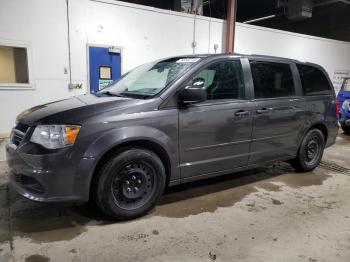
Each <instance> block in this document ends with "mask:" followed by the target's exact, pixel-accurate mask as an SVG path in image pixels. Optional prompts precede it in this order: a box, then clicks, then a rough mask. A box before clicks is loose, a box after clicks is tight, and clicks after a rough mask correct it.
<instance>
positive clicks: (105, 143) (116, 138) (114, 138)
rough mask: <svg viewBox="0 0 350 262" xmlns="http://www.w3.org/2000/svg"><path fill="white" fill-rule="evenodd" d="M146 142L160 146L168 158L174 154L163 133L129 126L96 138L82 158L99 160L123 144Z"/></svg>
mask: <svg viewBox="0 0 350 262" xmlns="http://www.w3.org/2000/svg"><path fill="white" fill-rule="evenodd" d="M137 140H147V141H151V142H154V143H157V144H158V145H160V146H161V147H162V148H163V149H164V150H165V151H166V152H167V154H168V156H169V158H171V156H172V155H173V154H175V153H176V152H175V145H174V143H173V142H172V140H171V139H170V137H168V136H167V135H166V134H165V133H164V132H162V131H160V130H158V129H155V128H153V127H148V126H131V127H121V128H117V129H112V130H110V131H108V132H107V133H104V134H103V135H102V136H100V137H98V138H97V139H96V140H95V141H94V142H92V143H91V145H90V146H89V147H88V149H87V150H86V151H85V153H84V158H95V159H100V158H101V157H102V156H103V155H104V154H105V153H106V152H108V151H109V150H110V149H112V148H114V147H116V146H118V145H121V144H123V143H125V142H130V141H137Z"/></svg>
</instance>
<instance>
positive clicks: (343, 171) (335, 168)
mask: <svg viewBox="0 0 350 262" xmlns="http://www.w3.org/2000/svg"><path fill="white" fill-rule="evenodd" d="M320 167H321V168H323V169H327V170H329V171H333V172H337V173H341V174H350V169H349V168H346V167H343V166H340V165H338V164H336V163H332V162H327V161H321V163H320Z"/></svg>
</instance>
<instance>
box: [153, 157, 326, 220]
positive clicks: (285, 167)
mask: <svg viewBox="0 0 350 262" xmlns="http://www.w3.org/2000/svg"><path fill="white" fill-rule="evenodd" d="M330 177H331V175H329V172H327V171H325V170H322V169H317V171H313V172H309V173H297V172H295V170H294V169H293V168H292V167H291V166H290V165H289V164H287V163H278V164H276V165H274V166H270V167H264V168H258V169H252V170H248V171H244V172H239V173H235V174H230V175H226V176H221V177H217V178H214V179H208V180H204V181H198V182H193V183H189V184H185V185H180V186H178V187H174V188H170V189H169V190H168V191H167V192H166V194H165V195H164V196H163V198H162V199H161V201H160V202H159V203H158V205H157V206H156V208H155V210H154V211H153V213H152V214H151V215H154V216H166V217H175V218H181V217H186V216H190V215H197V214H200V213H203V212H215V211H216V210H217V208H219V207H229V206H233V205H234V204H236V203H238V202H240V201H241V200H242V199H243V198H245V197H246V196H248V195H250V194H252V193H255V192H257V189H256V188H262V189H264V190H266V191H273V192H277V191H281V190H282V186H281V185H275V184H273V183H272V182H282V183H283V184H286V185H287V186H289V187H292V188H298V187H304V186H312V185H322V184H323V182H324V181H325V180H327V179H328V178H330ZM281 203H282V202H281ZM274 204H277V202H275V203H274ZM253 209H254V210H253ZM264 209H266V207H252V210H250V211H259V210H264Z"/></svg>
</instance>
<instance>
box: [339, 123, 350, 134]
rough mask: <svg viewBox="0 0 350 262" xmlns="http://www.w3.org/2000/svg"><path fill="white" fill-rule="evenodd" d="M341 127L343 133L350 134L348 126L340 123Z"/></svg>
mask: <svg viewBox="0 0 350 262" xmlns="http://www.w3.org/2000/svg"><path fill="white" fill-rule="evenodd" d="M341 128H342V129H343V131H344V133H345V134H350V126H346V125H341Z"/></svg>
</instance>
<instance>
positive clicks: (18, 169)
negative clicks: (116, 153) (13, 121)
mask: <svg viewBox="0 0 350 262" xmlns="http://www.w3.org/2000/svg"><path fill="white" fill-rule="evenodd" d="M6 156H7V162H8V165H9V167H10V172H9V176H10V184H11V185H12V187H13V188H14V189H15V190H16V191H17V192H18V193H19V194H21V195H22V196H24V197H26V198H28V199H31V200H34V201H39V202H58V201H79V202H80V201H82V202H85V201H87V200H88V199H89V188H90V180H91V175H92V170H93V166H94V162H95V159H94V158H86V159H85V158H82V159H79V160H78V161H74V160H73V159H72V154H71V152H70V150H62V151H60V152H55V153H52V154H42V155H36V154H27V153H23V152H21V149H20V146H19V147H18V146H16V145H14V144H11V143H10V144H8V145H6Z"/></svg>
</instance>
